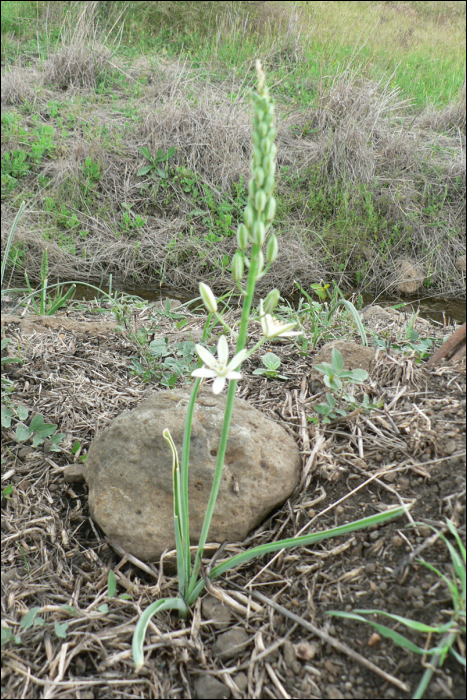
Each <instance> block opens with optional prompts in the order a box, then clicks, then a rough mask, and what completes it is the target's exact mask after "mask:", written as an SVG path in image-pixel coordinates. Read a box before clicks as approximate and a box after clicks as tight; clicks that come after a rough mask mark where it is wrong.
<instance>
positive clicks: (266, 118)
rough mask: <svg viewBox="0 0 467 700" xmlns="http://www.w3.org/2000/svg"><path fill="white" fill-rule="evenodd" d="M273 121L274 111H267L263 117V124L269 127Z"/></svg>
mask: <svg viewBox="0 0 467 700" xmlns="http://www.w3.org/2000/svg"><path fill="white" fill-rule="evenodd" d="M273 119H274V109H273V110H272V112H271V109H270V108H269V109H268V112H267V114H265V115H264V119H263V121H264V123H265V124H267V125H268V126H270V125H271V124H272V120H273Z"/></svg>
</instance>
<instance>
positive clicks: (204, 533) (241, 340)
mask: <svg viewBox="0 0 467 700" xmlns="http://www.w3.org/2000/svg"><path fill="white" fill-rule="evenodd" d="M260 250H261V246H256V245H255V246H253V247H252V254H251V264H250V270H249V273H248V281H247V287H246V292H247V295H246V297H245V300H244V302H243V310H242V319H241V322H240V330H239V333H238V340H237V348H236V352H240V350H243V348H244V347H245V343H246V336H247V330H248V321H249V319H250V311H251V305H252V302H253V295H254V292H255V284H256V275H257V272H258V263H259V259H258V253H259V251H260ZM237 383H238V382H237V381H231V382H229V389H228V391H227V401H226V405H225V413H224V422H223V424H222V433H221V438H220V442H219V449H218V452H217V464H216V471H215V473H214V481H213V483H212V487H211V494H210V496H209V502H208V506H207V509H206V515H205V516H204V522H203V527H202V529H201V535H200V538H199V543H198V549H197V550H196V557H195V563H194V566H193V572H192V574H191V578H190V583H189V586H188V598H187V599H188V602H189V604H190V605H191V603H192V602H193V601H192V600H190V594H191V593H192V591H193V589H194V588H195V586H196V582H197V580H198V572H199V566H200V562H201V557H202V556H203V552H204V547H205V545H206V541H207V538H208V534H209V528H210V526H211V520H212V516H213V513H214V508H215V505H216V500H217V495H218V493H219V488H220V484H221V479H222V468H223V466H224V459H225V452H226V449H227V439H228V436H229V429H230V422H231V420H232V413H233V407H234V399H235V392H236V389H237Z"/></svg>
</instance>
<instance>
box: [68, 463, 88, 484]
mask: <svg viewBox="0 0 467 700" xmlns="http://www.w3.org/2000/svg"><path fill="white" fill-rule="evenodd" d="M63 478H64V479H65V481H66V483H67V484H82V483H84V464H69V465H68V467H65V469H64V470H63Z"/></svg>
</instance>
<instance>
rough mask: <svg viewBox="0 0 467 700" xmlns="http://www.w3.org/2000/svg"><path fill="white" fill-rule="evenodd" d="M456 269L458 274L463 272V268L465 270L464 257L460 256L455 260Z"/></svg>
mask: <svg viewBox="0 0 467 700" xmlns="http://www.w3.org/2000/svg"><path fill="white" fill-rule="evenodd" d="M456 267H457V269H458V270H459V272H465V268H466V256H465V255H460V256H459V257H458V258H457V259H456Z"/></svg>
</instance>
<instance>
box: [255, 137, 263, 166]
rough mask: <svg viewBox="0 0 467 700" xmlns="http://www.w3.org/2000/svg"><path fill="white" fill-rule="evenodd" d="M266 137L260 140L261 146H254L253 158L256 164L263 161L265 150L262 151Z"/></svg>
mask: <svg viewBox="0 0 467 700" xmlns="http://www.w3.org/2000/svg"><path fill="white" fill-rule="evenodd" d="M263 141H264V139H261V142H260V148H258V147H257V146H254V148H253V160H254V162H255V166H258V165H261V161H262V160H263V152H262V150H261V149H262V145H263Z"/></svg>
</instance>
